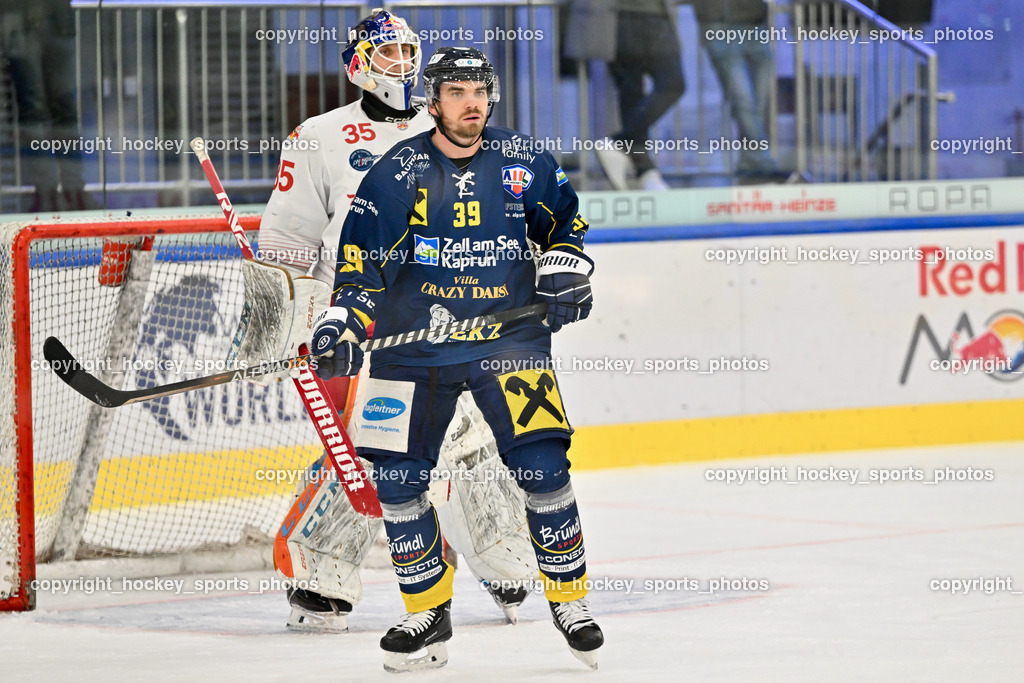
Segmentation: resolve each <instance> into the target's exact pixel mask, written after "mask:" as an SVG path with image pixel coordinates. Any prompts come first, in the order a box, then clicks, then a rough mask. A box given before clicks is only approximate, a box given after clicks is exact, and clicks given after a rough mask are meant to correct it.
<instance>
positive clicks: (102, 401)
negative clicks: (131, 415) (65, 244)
mask: <svg viewBox="0 0 1024 683" xmlns="http://www.w3.org/2000/svg"><path fill="white" fill-rule="evenodd" d="M546 310H547V304H544V303H540V304H531V305H529V306H523V307H521V308H513V309H510V310H507V311H502V312H501V313H494V314H492V315H481V316H477V317H476V318H469V319H467V320H459V321H458V322H453V323H448V324H447V325H440V326H438V327H430V328H424V329H421V330H415V331H413V332H403V333H401V334H393V335H391V336H389V337H382V338H380V339H372V340H368V341H365V342H363V343H362V344H361V347H362V348H363V349H364V350H365V351H374V350H376V349H385V348H391V347H392V346H400V345H402V344H411V343H413V342H418V341H423V340H424V339H426V340H430V339H436V338H438V337H443V336H446V335H450V334H454V333H456V332H464V331H466V330H473V329H477V328H481V327H487V326H489V325H498V324H504V323H507V322H512V321H514V320H521V319H523V318H529V317H532V316H537V315H541V314H542V313H544V312H545V311H546ZM43 356H44V357H45V358H46V361H47V363H49V365H50V368H51V369H52V370H53V371H54V373H56V374H57V376H58V377H60V378H61V379H62V380H63V381H64V382H65V383H67V385H68V386H70V387H71V388H72V389H74V390H75V391H77V392H78V393H80V394H81V395H82V396H85V397H86V398H87V399H89V400H90V401H92V402H93V403H96V404H97V405H101V406H103V407H105V408H117V407H118V406H124V405H129V404H131V403H138V402H139V401H148V400H150V399H154V398H160V397H161V396H172V395H174V394H182V393H185V392H186V391H193V390H194V389H203V388H206V387H213V386H217V385H218V384H227V383H229V382H234V381H235V380H239V379H253V378H255V377H260V376H262V375H269V374H273V373H277V372H284V371H286V370H292V369H295V368H300V369H304V370H305V369H306V368H308V366H309V364H310V363H315V362H316V359H317V358H318V356H314V355H311V354H308V353H307V354H305V355H302V356H296V357H295V358H285V359H284V360H275V361H267V362H265V363H260V364H259V365H254V366H252V367H249V368H239V369H237V370H228V371H227V372H221V373H218V374H215V375H207V376H205V377H196V378H194V379H187V380H182V381H181V382H173V383H171V384H164V385H161V386H156V387H150V388H148V389H129V390H121V389H115V388H114V387H111V386H108V385H107V384H104V383H103V382H101V381H100V380H99V379H97V378H96V377H94V376H93V375H90V374H89V373H88V372H86V371H85V370H83V369H82V365H81V363H79V362H78V360H77V359H76V358H75V357H74V356H73V355H71V352H70V351H68V350H67V348H66V347H65V346H64V344H62V343H61V342H60V340H59V339H57V338H56V337H48V338H47V339H46V342H45V343H44V344H43ZM307 372H308V370H307ZM309 374H313V373H311V372H310V373H309ZM314 376H315V375H314Z"/></svg>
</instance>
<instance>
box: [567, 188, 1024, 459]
mask: <svg viewBox="0 0 1024 683" xmlns="http://www.w3.org/2000/svg"><path fill="white" fill-rule="evenodd" d="M1017 184H1018V183H1017V182H1016V181H983V182H976V183H967V184H965V183H887V184H864V185H855V186H834V185H833V186H825V185H823V186H775V187H767V188H759V189H755V190H751V189H731V188H726V189H712V190H699V191H698V190H691V191H675V192H670V193H663V194H658V195H651V194H639V193H638V194H635V195H632V196H629V197H628V198H624V197H623V196H621V195H614V194H611V193H598V194H595V195H584V197H583V207H584V209H586V208H587V207H588V205H589V208H590V214H591V216H596V217H597V218H598V220H596V221H593V220H592V222H593V224H594V227H593V228H592V230H591V233H590V235H589V236H588V240H589V242H590V244H591V246H590V247H589V249H590V251H591V253H592V254H593V256H594V258H595V260H596V261H597V264H598V268H597V272H596V274H595V276H594V296H595V302H596V304H595V306H596V307H595V312H594V314H593V316H592V318H591V319H589V320H587V321H586V322H584V323H582V324H580V325H576V326H570V327H567V328H565V330H563V331H562V332H560V333H559V334H558V335H557V336H556V338H555V340H556V341H555V355H556V359H557V360H556V362H559V363H560V367H561V368H562V373H561V374H560V382H561V389H562V394H563V396H564V398H565V401H566V405H567V410H568V414H569V417H570V419H571V420H572V421H573V423H574V424H575V425H576V426H577V427H578V428H579V431H578V436H577V438H576V446H575V448H574V455H573V462H574V465H575V466H576V467H578V468H584V469H585V468H597V467H607V466H612V467H614V466H628V465H631V464H642V463H649V464H650V463H665V462H679V461H687V460H701V459H713V458H729V457H740V456H751V455H767V454H785V453H806V452H818V451H836V450H855V449H867V448H891V447H901V446H921V445H932V444H951V443H973V442H986V441H1006V440H1018V439H1022V438H1024V428H1022V427H1020V426H1019V425H1018V422H1017V421H1016V420H1014V419H1013V418H1014V417H1015V413H1017V412H1019V411H1020V410H1021V409H1022V408H1024V401H1022V400H1021V399H1020V396H1021V388H1022V387H1024V383H1021V379H1022V377H1024V374H1021V370H1022V369H1024V368H1021V367H1018V365H1019V364H1020V363H1021V361H1022V360H1024V303H1022V299H1021V294H1022V293H1024V227H1021V226H1022V225H1024V216H1020V215H1016V214H1015V213H1014V212H1015V211H1020V210H1021V209H1022V208H1024V203H1022V202H1021V201H1020V199H1019V196H1020V192H1019V190H1018V189H1017V188H1016V185H1017ZM798 210H800V211H798ZM613 215H614V222H615V224H616V225H615V226H614V227H612V225H611V221H610V220H605V219H606V218H608V217H610V216H613ZM680 220H685V221H689V222H690V223H689V224H682V223H677V221H680ZM645 223H646V225H645ZM604 226H607V227H604ZM741 261H742V262H741Z"/></svg>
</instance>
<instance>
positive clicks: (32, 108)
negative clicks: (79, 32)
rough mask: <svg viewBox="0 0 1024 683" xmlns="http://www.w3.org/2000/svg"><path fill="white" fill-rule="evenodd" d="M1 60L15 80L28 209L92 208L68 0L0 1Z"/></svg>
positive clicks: (72, 24) (19, 140) (72, 14)
mask: <svg viewBox="0 0 1024 683" xmlns="http://www.w3.org/2000/svg"><path fill="white" fill-rule="evenodd" d="M3 62H6V65H7V68H8V69H9V71H10V75H11V81H12V83H13V85H14V91H15V102H16V104H17V109H18V115H17V121H18V127H19V137H18V140H17V141H16V144H17V145H18V146H19V147H20V150H21V159H22V169H23V172H24V175H23V178H24V180H25V181H27V182H28V183H30V184H32V185H33V186H34V188H35V194H34V195H33V201H32V204H31V205H30V206H29V207H28V209H29V210H30V211H66V210H77V209H87V208H95V207H96V203H95V202H94V201H93V200H92V198H91V197H89V196H88V195H86V194H85V191H84V181H83V180H82V152H81V142H80V140H81V136H80V134H79V130H78V108H77V103H76V92H75V15H74V13H73V12H72V10H71V5H70V3H69V2H68V0H33V1H31V2H26V1H25V0H0V63H3ZM54 140H63V141H67V142H69V143H70V142H73V143H77V144H76V145H75V146H72V145H58V146H57V147H58V148H59V149H63V150H67V151H60V152H56V153H54V152H52V151H51V149H52V148H53V145H52V144H51V143H52V141H54ZM40 143H44V144H40Z"/></svg>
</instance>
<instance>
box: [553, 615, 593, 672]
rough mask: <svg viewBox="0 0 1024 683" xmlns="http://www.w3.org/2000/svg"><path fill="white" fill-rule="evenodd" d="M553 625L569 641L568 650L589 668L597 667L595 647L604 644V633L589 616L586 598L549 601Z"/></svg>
mask: <svg viewBox="0 0 1024 683" xmlns="http://www.w3.org/2000/svg"><path fill="white" fill-rule="evenodd" d="M548 604H549V605H551V616H552V618H553V619H554V620H555V626H557V627H558V630H559V631H561V632H562V635H563V636H565V640H566V642H568V643H569V651H570V652H572V653H573V655H575V656H576V659H578V660H580V661H581V662H583V663H584V664H586V665H587V666H589V667H590V668H591V669H596V668H597V648H599V647H601V646H602V645H603V644H604V633H602V632H601V627H600V626H598V625H597V623H596V622H595V621H594V618H593V617H591V616H590V605H589V603H588V602H587V599H586V598H580V599H579V600H572V601H571V602H550V601H549V603H548Z"/></svg>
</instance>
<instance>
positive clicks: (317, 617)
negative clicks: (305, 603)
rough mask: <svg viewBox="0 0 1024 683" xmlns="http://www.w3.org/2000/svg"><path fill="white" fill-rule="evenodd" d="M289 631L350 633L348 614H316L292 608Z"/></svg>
mask: <svg viewBox="0 0 1024 683" xmlns="http://www.w3.org/2000/svg"><path fill="white" fill-rule="evenodd" d="M287 626H288V629H289V630H291V631H299V632H301V633H348V615H347V614H316V613H315V612H307V611H306V610H304V609H301V608H299V607H292V613H291V615H290V616H289V617H288V624H287Z"/></svg>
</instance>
